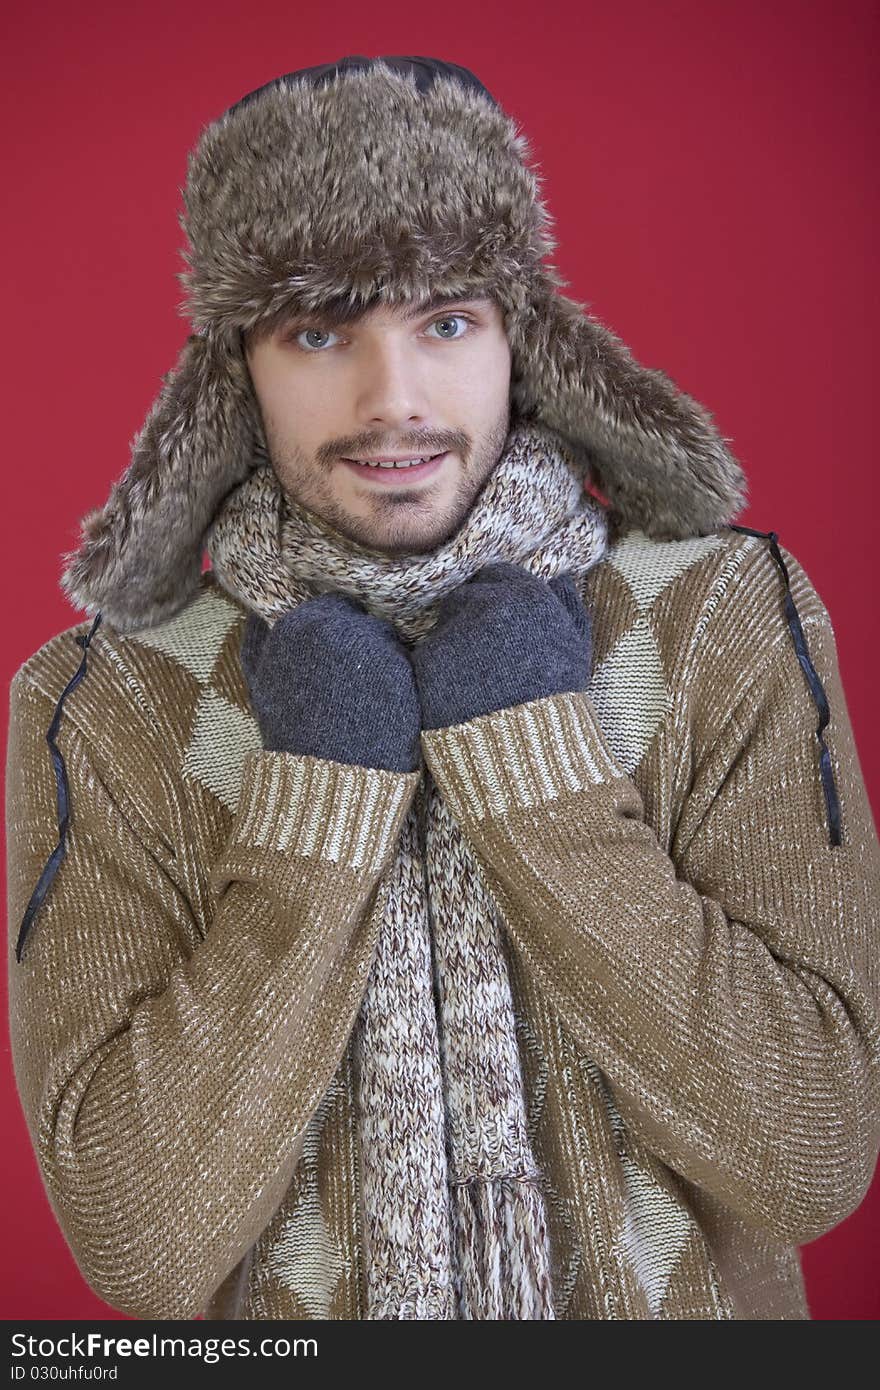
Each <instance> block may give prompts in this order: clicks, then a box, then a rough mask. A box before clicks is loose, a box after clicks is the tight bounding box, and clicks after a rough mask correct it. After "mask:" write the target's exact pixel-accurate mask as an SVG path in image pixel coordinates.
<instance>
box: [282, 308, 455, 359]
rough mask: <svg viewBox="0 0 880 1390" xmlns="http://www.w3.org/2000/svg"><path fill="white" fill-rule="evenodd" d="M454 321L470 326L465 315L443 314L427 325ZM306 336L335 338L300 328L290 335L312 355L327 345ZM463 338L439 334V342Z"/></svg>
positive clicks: (327, 332) (319, 330)
mask: <svg viewBox="0 0 880 1390" xmlns="http://www.w3.org/2000/svg"><path fill="white" fill-rule="evenodd" d="M456 319H459V320H460V321H461V322H462V323H464V324H466V325H468V326H470V325H471V323H472V320H471V319H470V318H468V316H467V314H444V315H443V317H442V318H441V319H434V320H433V322H432V323H429V324H428V327H429V328H437V327H439V326H440V325H442V324H447V323H454V322H455V320H456ZM307 335H311V337H312V338H314V337H315V336H316V335H317V337H319V338H328V337H329V338H333V337H335V336H336V334H334V333H333V332H332V330H331V329H328V328H301V329H300V330H299V331H298V332H296V331H295V332H294V333H292V334H291V335H290V336H291V339H292V341H293V342H295V343H297V344H298V345H299V346H300V347H302V349H303V351H304V352H309V353H313V354H314V353H318V352H321V351H322V350H323V348H325V347H326V346H327V344H326V343H322V344H316V343H315V342H314V341H312V342H309V341H308V338H307ZM465 337H467V333H466V332H465V333H456V334H455V335H454V336H452V337H450V336H449V334H441V336H440V340H441V342H447V343H454V342H456V341H457V339H458V338H465ZM301 339H306V342H301V341H300V340H301Z"/></svg>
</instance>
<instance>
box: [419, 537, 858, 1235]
mask: <svg viewBox="0 0 880 1390" xmlns="http://www.w3.org/2000/svg"><path fill="white" fill-rule="evenodd" d="M789 559H790V560H791V557H789ZM819 607H820V608H821V604H819ZM821 612H822V613H823V614H824V616H821V615H820V616H819V618H818V621H816V622H813V621H811V623H810V655H811V658H812V660H813V664H814V666H815V668H816V671H817V673H818V674H819V676H820V678H821V680H822V683H823V685H824V688H825V692H826V695H827V698H828V701H829V705H830V710H831V722H830V724H829V725H828V727H827V729H826V731H825V739H826V743H827V746H828V748H829V750H830V755H831V760H832V765H833V769H834V775H835V780H836V784H837V789H838V795H839V801H840V812H841V824H842V843H841V844H839V845H835V846H832V845H831V844H830V843H829V838H830V837H829V830H828V823H827V821H826V815H825V802H824V799H823V794H822V783H821V779H820V776H819V760H818V753H819V745H818V741H817V738H816V729H817V724H818V714H817V710H816V706H815V704H814V703H813V700H812V697H811V695H810V691H809V687H808V684H807V681H806V680H805V678H804V672H803V671H802V669H801V667H800V665H799V662H798V659H797V656H796V654H795V652H794V649H793V644H792V643H791V639H790V635H789V632H788V630H787V629H786V628H785V626H784V624H780V625H779V638H778V640H776V639H775V638H774V640H773V642H772V645H767V644H766V638H765V639H763V641H764V645H763V646H762V644H761V642H759V641H757V640H756V634H755V633H752V634H749V632H748V631H744V632H742V634H741V639H737V640H741V651H740V653H739V655H740V656H742V658H743V664H742V666H741V668H740V669H739V670H737V668H736V667H734V668H733V669H734V672H735V675H734V677H733V678H731V679H730V680H727V681H725V679H724V677H723V674H719V673H718V672H717V671H716V672H714V673H711V672H707V674H706V677H705V679H706V681H707V682H708V684H707V685H706V687H705V688H706V689H707V690H708V689H709V688H710V687H711V689H712V690H713V692H714V693H713V696H712V699H713V700H717V701H723V702H725V703H723V704H722V705H720V706H719V707H718V708H720V709H726V713H725V714H722V715H720V716H719V717H718V718H717V720H716V718H715V716H714V713H713V715H712V718H711V720H708V719H706V720H704V727H703V728H702V729H701V730H698V731H697V732H696V733H694V735H693V738H692V748H693V747H697V749H698V756H696V758H695V760H694V765H693V766H692V767H690V768H688V767H687V763H686V764H685V766H686V771H685V781H686V782H687V784H688V791H687V794H686V795H685V796H684V798H683V807H682V810H681V814H680V815H679V816H678V818H677V821H676V827H675V833H674V834H673V835H672V846H671V852H670V853H667V852H666V850H665V849H664V847H663V846H662V845H661V844H660V843H659V842H658V838H657V836H656V834H655V832H654V830H653V828H652V827H651V825H649V824H648V823H647V822H646V820H645V816H644V810H645V808H644V803H643V800H642V796H641V794H640V792H639V790H638V788H637V787H636V785H635V783H634V782H633V781H632V779H631V778H630V777H629V776H627V775H626V772H625V770H624V768H623V767H622V766H621V764H620V763H619V762H618V760H617V759H616V758H615V756H614V755H613V753H612V750H611V748H610V747H609V743H608V740H607V739H606V737H605V735H604V734H603V731H602V729H601V727H600V724H599V721H598V718H597V712H596V708H595V706H594V704H593V701H592V700H591V698H590V696H589V694H588V693H586V692H576V693H571V694H568V695H562V696H554V697H550V698H546V699H541V700H534V701H531V702H529V703H527V704H524V705H519V706H515V707H513V708H510V709H505V710H501V711H498V712H496V713H493V714H489V715H485V716H482V717H480V718H478V719H476V720H473V721H471V722H469V723H466V724H461V725H458V726H455V727H450V728H447V729H441V730H437V731H433V732H430V733H423V735H422V738H423V747H424V750H425V758H426V761H427V763H428V766H429V769H430V771H431V773H432V775H433V777H434V779H435V781H436V782H437V784H438V786H439V787H440V789H441V791H442V792H443V794H444V797H445V799H446V801H447V804H448V805H449V807H450V810H451V811H452V813H453V814H454V816H455V818H456V820H457V821H458V823H459V825H460V827H461V829H462V831H463V833H464V834H465V836H466V837H467V839H468V841H469V843H470V845H471V846H472V849H473V851H474V854H475V857H476V859H477V861H478V863H479V864H480V866H481V868H482V870H483V872H484V874H485V876H486V880H487V883H488V884H489V887H490V888H491V890H492V891H493V894H494V896H495V899H496V902H497V903H498V906H499V908H500V909H501V914H502V918H503V920H504V922H505V925H506V928H507V931H508V933H509V938H510V940H511V943H512V946H513V948H514V949H515V950H516V951H517V952H518V954H519V957H520V959H521V960H522V962H523V965H524V967H525V968H526V969H527V970H528V971H529V972H530V974H531V976H532V978H533V979H534V980H535V982H536V984H537V986H538V987H539V988H540V989H541V990H542V992H543V993H544V996H545V998H546V999H547V1000H548V1001H549V1003H550V1005H551V1007H553V1008H554V1009H555V1011H556V1013H557V1016H558V1017H559V1019H560V1021H561V1023H562V1025H563V1027H564V1028H565V1029H566V1030H567V1032H568V1033H569V1036H570V1037H571V1038H572V1040H573V1041H574V1042H575V1044H576V1045H577V1046H578V1047H579V1048H580V1049H582V1051H583V1053H584V1054H586V1055H587V1056H589V1057H590V1058H592V1059H594V1060H595V1062H596V1063H597V1065H598V1066H599V1067H600V1068H601V1069H602V1070H603V1072H604V1073H605V1076H606V1079H607V1081H608V1083H609V1087H610V1090H611V1093H612V1095H613V1098H614V1100H615V1104H616V1106H617V1109H618V1111H619V1113H620V1115H621V1117H622V1119H623V1120H624V1122H625V1123H626V1124H628V1125H629V1126H630V1128H631V1129H632V1131H633V1132H634V1133H635V1134H636V1135H637V1136H638V1137H640V1138H641V1139H642V1140H643V1141H645V1142H646V1143H647V1145H648V1147H649V1148H650V1149H651V1151H652V1152H653V1153H655V1154H656V1155H657V1156H658V1157H659V1158H660V1159H661V1161H663V1162H664V1163H666V1164H667V1165H668V1166H669V1167H670V1168H672V1169H674V1170H675V1171H676V1172H678V1173H679V1174H681V1175H682V1176H683V1177H684V1178H686V1179H687V1180H689V1181H690V1182H692V1183H694V1184H696V1185H697V1186H698V1187H701V1188H703V1189H705V1190H707V1191H708V1192H709V1193H710V1194H711V1195H712V1196H714V1197H716V1198H718V1199H720V1200H721V1201H722V1202H723V1203H725V1204H726V1205H728V1206H729V1207H730V1208H732V1209H733V1210H734V1211H735V1212H736V1213H737V1214H738V1215H739V1217H740V1218H741V1219H742V1220H743V1221H744V1222H745V1223H747V1224H749V1225H752V1226H753V1227H758V1228H761V1229H762V1230H764V1231H766V1232H768V1233H770V1234H772V1235H773V1236H775V1237H776V1238H778V1239H780V1240H782V1241H783V1242H785V1243H786V1244H795V1245H800V1244H804V1243H806V1242H808V1241H810V1240H813V1239H815V1238H816V1237H818V1236H820V1235H822V1234H823V1233H824V1232H826V1231H828V1230H829V1229H830V1228H831V1227H833V1226H834V1225H836V1224H837V1223H838V1222H840V1221H842V1220H843V1219H844V1218H845V1217H846V1216H848V1215H849V1214H850V1213H852V1212H853V1211H854V1210H855V1208H856V1207H857V1206H858V1205H859V1203H860V1202H861V1200H862V1198H863V1197H864V1195H865V1192H866V1190H867V1188H868V1187H869V1185H870V1182H871V1178H872V1175H873V1172H874V1167H875V1164H876V1161H877V1152H878V1143H880V1136H878V1129H880V980H878V965H880V847H878V841H877V834H876V829H875V825H874V821H873V817H872V813H871V807H870V804H869V801H868V797H867V794H866V790H865V785H864V781H863V777H862V772H861V768H860V764H859V759H858V755H857V751H856V746H855V741H854V737H853V731H852V727H851V723H850V717H849V712H848V709H847V705H846V701H845V698H844V692H843V688H842V685H841V679H840V673H839V668H838V658H837V650H836V643H835V638H834V633H833V630H832V627H831V623H830V620H829V619H828V617H827V613H824V609H821ZM763 630H764V629H762V631H763ZM773 630H774V632H775V629H773ZM724 640H725V641H732V639H728V638H727V637H725V639H724ZM750 642H751V643H752V647H751V651H749V643H750ZM735 645H736V643H735V642H734V643H733V646H735ZM759 648H760V654H758V652H759ZM706 649H707V652H708V651H710V650H712V643H709V644H707V648H706ZM731 650H732V647H731ZM756 666H757V669H756ZM741 670H748V671H749V673H750V675H749V680H748V682H747V683H744V682H743V681H742V680H740V679H739V675H740V671H741ZM744 684H745V685H746V688H745V689H744ZM729 692H732V694H731V693H729ZM698 703H699V702H698ZM708 708H709V704H708V703H707V706H706V709H705V710H704V711H703V714H706V713H707V711H708ZM712 709H713V711H714V709H715V705H714V704H713V705H712ZM701 717H702V716H701V715H700V711H699V709H697V710H696V711H695V712H694V713H693V714H692V716H691V718H692V720H698V719H699V718H701ZM685 737H687V735H685Z"/></svg>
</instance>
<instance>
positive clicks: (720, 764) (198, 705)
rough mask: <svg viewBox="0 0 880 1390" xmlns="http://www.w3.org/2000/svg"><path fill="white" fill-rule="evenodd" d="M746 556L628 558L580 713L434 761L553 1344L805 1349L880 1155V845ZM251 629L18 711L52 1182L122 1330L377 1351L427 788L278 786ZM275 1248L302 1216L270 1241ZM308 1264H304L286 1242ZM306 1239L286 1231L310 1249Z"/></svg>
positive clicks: (482, 735)
mask: <svg viewBox="0 0 880 1390" xmlns="http://www.w3.org/2000/svg"><path fill="white" fill-rule="evenodd" d="M782 553H783V556H784V559H785V561H786V564H787V567H788V570H789V574H790V577H791V589H792V596H793V598H794V600H795V603H796V605H797V610H798V613H799V615H800V618H801V622H802V625H803V631H804V634H805V636H806V639H807V642H808V645H809V652H810V656H811V658H812V661H813V663H814V665H815V668H816V671H817V672H818V674H819V676H820V678H821V680H822V683H823V685H824V688H825V692H826V694H827V697H828V701H829V704H830V710H831V721H830V724H829V726H828V728H827V729H826V731H825V740H826V743H827V745H828V748H829V750H830V757H831V765H832V768H833V773H834V779H835V784H836V789H837V793H838V796H839V802H840V816H841V828H842V843H841V844H839V845H831V844H830V843H829V828H828V820H827V818H826V803H825V799H824V796H823V789H822V781H821V777H820V772H819V751H820V750H819V743H818V740H817V737H816V729H817V723H818V713H817V708H816V705H815V703H814V701H813V698H812V696H811V694H810V690H809V686H808V682H807V679H806V677H805V673H804V670H803V669H802V667H801V665H800V663H799V661H798V657H797V653H796V651H795V647H794V644H793V641H792V635H791V632H790V630H789V628H788V626H787V625H786V622H785V616H784V607H783V597H784V588H783V583H782V579H781V575H780V571H779V569H778V567H777V565H776V564H775V562H774V560H773V558H772V556H771V554H770V552H769V550H768V546H767V542H766V541H765V540H762V539H760V538H756V537H752V536H744V535H740V534H736V533H734V532H732V531H729V530H728V529H726V528H722V529H721V530H719V531H717V532H715V533H713V534H711V535H709V536H704V537H701V538H696V539H692V540H684V541H673V542H658V541H655V540H650V539H648V538H647V537H646V536H645V535H644V534H643V533H642V532H640V531H635V530H632V531H629V532H627V533H626V534H624V535H623V536H622V537H618V538H617V539H616V540H615V541H614V543H613V545H612V548H611V550H610V551H609V555H608V557H607V559H606V560H605V561H604V562H603V563H601V564H600V565H599V566H597V567H596V568H595V569H593V570H591V571H590V573H589V574H588V575H587V577H586V579H585V581H584V585H583V591H582V592H583V596H584V598H585V599H586V600H587V602H588V603H589V605H590V608H591V611H592V613H593V635H594V647H595V658H594V674H593V678H592V682H591V685H590V687H589V690H588V691H587V692H576V693H573V694H569V695H562V696H554V697H552V698H549V699H543V700H537V701H533V702H531V703H529V704H526V705H521V706H518V707H515V708H512V709H508V710H504V711H501V712H499V713H495V714H491V715H487V716H484V717H482V718H479V719H476V720H474V721H473V722H471V723H468V724H464V725H460V726H457V727H455V728H451V729H445V730H439V731H436V732H433V733H428V734H424V735H423V749H424V756H425V760H426V764H427V768H428V770H429V772H428V774H427V775H429V776H431V777H433V778H434V780H435V781H436V783H437V784H438V785H439V786H440V787H441V788H442V791H443V794H444V796H445V797H446V799H447V802H448V804H449V805H450V809H452V810H453V812H454V814H455V816H456V818H457V820H458V821H459V824H460V826H461V827H462V830H463V832H464V833H465V835H466V836H467V837H468V839H469V841H470V842H471V844H472V846H473V847H474V850H475V853H476V856H477V859H478V862H479V864H480V867H481V870H482V872H483V873H484V874H485V876H486V880H487V883H488V884H489V886H490V888H491V891H492V892H493V894H494V895H495V898H496V901H497V903H498V905H499V908H500V909H501V912H502V914H503V920H504V922H505V924H506V927H507V933H506V939H505V949H506V950H507V954H508V958H509V966H510V971H511V984H512V987H513V991H514V1002H515V1007H516V1013H517V1033H518V1038H519V1041H520V1045H521V1052H522V1058H523V1066H524V1075H525V1082H526V1093H527V1102H528V1110H529V1128H530V1137H531V1139H532V1143H533V1146H534V1150H535V1155H536V1158H537V1159H538V1161H539V1163H540V1164H541V1166H542V1170H543V1172H544V1175H545V1181H546V1190H547V1196H548V1214H549V1217H550V1222H551V1231H550V1236H551V1241H552V1250H553V1259H554V1288H555V1297H556V1301H557V1307H556V1312H557V1316H558V1317H560V1318H571V1319H593V1318H601V1319H617V1318H663V1319H667V1318H672V1319H677V1318H708V1319H715V1318H758V1319H777V1318H786V1319H787V1318H806V1317H809V1312H808V1309H807V1305H806V1300H805V1297H804V1288H803V1282H802V1277H801V1271H800V1265H799V1260H798V1254H797V1246H799V1245H801V1244H803V1243H805V1242H807V1241H810V1240H814V1239H815V1238H816V1237H817V1236H820V1235H822V1234H823V1233H824V1232H826V1231H828V1230H829V1229H830V1228H831V1227H833V1226H834V1225H836V1223H838V1222H839V1221H842V1220H843V1219H844V1217H846V1216H848V1215H849V1214H850V1213H851V1212H852V1211H854V1210H855V1208H856V1207H858V1205H859V1203H860V1202H861V1200H862V1197H863V1196H864V1194H865V1191H866V1189H867V1188H868V1186H869V1184H870V1181H871V1178H872V1174H873V1171H874V1166H875V1162H876V1158H877V1152H878V1142H880V1141H878V1122H880V1094H878V1091H880V1067H878V1062H880V1028H878V1017H880V978H878V968H880V950H878V947H880V846H878V841H877V835H876V830H875V826H874V821H873V818H872V813H871V807H870V804H869V801H868V797H867V795H866V790H865V786H864V782H863V777H862V773H861V769H860V765H859V759H858V755H857V751H856V747H855V744H854V740H853V733H852V729H851V725H850V719H849V714H848V710H847V705H846V701H845V697H844V692H843V689H842V687H841V681H840V675H839V670H838V659H837V651H836V645H835V638H834V634H833V629H832V625H831V622H830V620H829V615H828V613H827V611H826V609H825V607H824V605H823V603H822V601H821V599H820V598H819V596H818V594H817V592H816V590H815V588H814V587H813V585H812V583H811V582H810V580H809V579H808V577H807V575H806V574H805V572H804V570H803V568H802V567H801V566H800V565H799V564H798V562H797V561H796V560H795V558H794V557H793V556H792V555H791V553H790V552H789V551H787V550H783V552H782ZM244 617H245V613H244V610H243V609H242V608H241V607H240V606H239V605H238V604H237V603H236V602H233V600H232V599H231V598H230V597H229V596H228V595H226V594H225V593H224V592H223V591H222V590H221V589H220V588H219V587H218V585H217V583H216V581H215V580H214V578H213V576H212V575H211V574H206V575H205V576H203V579H202V585H201V589H200V592H199V595H198V597H197V598H196V600H195V601H194V602H192V603H191V604H189V605H188V606H187V607H186V608H185V609H184V610H183V611H182V612H181V613H180V614H179V615H178V616H177V617H175V618H173V619H171V620H170V621H168V622H166V623H164V624H162V625H161V626H159V627H155V628H152V629H150V630H148V631H142V632H140V633H137V634H135V635H131V636H127V637H123V636H120V635H119V633H118V632H116V631H114V630H113V629H112V628H111V627H109V626H101V627H100V628H99V630H98V632H97V634H96V636H95V638H94V641H93V643H92V645H91V647H90V649H89V652H88V663H87V664H88V669H87V673H86V674H85V676H84V677H83V678H82V680H81V681H80V683H79V684H78V686H77V687H76V688H75V689H74V690H73V691H71V692H70V694H69V695H68V697H67V698H66V700H65V704H64V708H63V714H62V718H61V723H60V729H59V732H58V735H57V742H58V746H59V748H60V749H61V751H62V753H63V756H64V759H65V763H66V766H67V773H68V778H69V785H70V806H71V821H70V831H69V837H68V843H67V852H66V857H65V858H64V860H63V862H62V864H61V867H60V869H59V871H58V873H57V875H56V877H55V879H54V881H53V883H52V885H51V887H50V890H49V893H48V897H47V899H46V901H45V903H44V904H43V906H42V907H41V909H40V911H39V913H38V914H37V917H36V918H35V920H34V922H33V924H32V926H31V929H30V934H29V936H28V938H27V940H26V943H25V946H24V953H23V959H22V960H21V962H20V963H19V962H18V961H16V959H15V956H14V952H13V946H14V943H15V939H16V936H17V934H18V930H19V927H20V925H21V921H22V917H23V914H24V911H25V908H26V905H27V903H28V900H29V898H30V895H31V893H32V891H33V889H34V886H35V884H36V882H37V880H38V879H39V876H40V873H41V871H42V869H43V866H44V864H45V863H46V860H47V859H48V858H49V856H50V854H51V852H52V850H53V849H54V847H55V845H56V842H57V840H58V824H57V812H56V788H55V780H54V774H53V765H52V759H51V756H50V752H49V748H48V746H47V742H46V731H47V729H48V727H49V725H50V723H51V720H52V716H53V712H54V709H55V704H56V701H57V700H58V697H59V695H60V693H61V692H62V690H63V689H64V687H65V686H66V685H67V683H68V681H69V680H70V678H71V676H72V675H73V674H74V672H75V671H76V669H77V667H78V666H79V663H80V661H81V658H82V655H83V653H82V650H81V648H80V647H79V646H78V645H77V643H76V641H75V638H76V636H78V635H82V634H84V633H86V632H87V631H88V629H89V627H90V626H91V624H90V623H88V622H87V623H81V624H79V625H78V626H76V627H74V628H71V629H69V630H68V631H66V632H62V633H61V634H59V635H58V636H57V637H54V638H52V639H51V640H50V641H49V642H47V643H46V644H45V645H44V646H43V647H41V648H40V650H39V651H38V652H36V653H35V654H34V655H33V656H32V657H31V658H30V659H29V660H28V661H26V662H25V663H24V664H23V666H22V667H21V668H20V669H19V671H18V672H17V673H16V675H15V677H14V679H13V681H12V685H11V688H10V726H9V743H8V755H7V785H6V792H7V803H6V815H7V837H8V908H9V939H10V949H9V967H8V969H9V981H10V995H9V997H10V1025H11V1035H12V1046H13V1059H14V1065H15V1073H16V1078H17V1083H18V1087H19V1091H20V1096H21V1103H22V1106H23V1109H24V1114H25V1116H26V1119H27V1124H28V1127H29V1132H30V1135H31V1139H32V1142H33V1147H34V1152H35V1155H36V1161H37V1162H38V1164H39V1168H40V1172H41V1174H42V1178H43V1181H44V1184H45V1188H46V1192H47V1195H48V1198H49V1201H50V1203H51V1205H52V1209H53V1211H54V1213H55V1215H56V1217H57V1220H58V1222H59V1224H60V1226H61V1229H62V1231H63V1233H64V1236H65V1238H66V1240H67V1242H68V1243H69V1246H70V1249H71V1251H72V1252H73V1256H74V1258H75V1260H76V1262H77V1264H78V1266H79V1268H80V1270H81V1271H82V1274H83V1276H84V1278H85V1279H86V1280H87V1281H88V1283H89V1284H90V1285H91V1287H92V1288H93V1289H94V1290H95V1292H96V1293H97V1294H98V1295H100V1297H101V1298H103V1299H104V1300H106V1302H108V1303H109V1304H111V1305H112V1306H113V1307H114V1308H116V1309H119V1310H121V1311H123V1312H126V1313H129V1314H131V1315H133V1316H135V1317H138V1318H193V1317H195V1316H197V1315H198V1314H199V1313H202V1312H203V1313H204V1315H205V1317H208V1318H253V1319H272V1318H275V1319H277V1318H330V1319H337V1318H339V1319H358V1318H361V1317H363V1310H364V1279H363V1273H364V1271H363V1263H362V1252H361V1247H360V1239H359V1218H358V1210H359V1200H358V1194H359V1174H358V1142H357V1138H358V1136H357V1129H356V1125H357V1117H356V1111H355V1108H354V1104H353V1094H354V1088H353V1077H352V1058H351V1030H352V1026H353V1023H354V1019H355V1015H356V1013H357V1009H358V1005H359V1002H360V999H361V996H362V993H363V990H364V988H365V983H366V978H367V973H368V968H369V964H370V959H371V951H372V948H373V945H374V942H375V940H376V934H377V931H378V927H379V921H380V916H381V906H382V892H383V883H384V875H385V873H386V871H387V869H388V867H389V866H390V864H391V863H392V861H393V857H394V853H395V845H396V837H397V834H398V832H399V829H400V826H401V822H402V820H403V817H404V813H405V811H406V809H407V807H408V805H409V803H410V800H411V798H412V797H413V796H414V795H421V794H422V793H421V789H420V774H419V773H412V774H401V773H392V772H385V771H377V770H375V769H368V768H362V767H348V766H345V765H342V764H339V763H333V762H326V761H322V760H318V759H315V758H311V757H299V756H295V755H293V754H287V753H275V752H268V751H264V750H263V749H262V747H261V744H260V737H259V732H258V728H257V724H256V721H255V719H254V717H253V714H252V712H251V710H250V706H249V703H248V696H247V688H246V684H245V681H244V677H243V674H242V670H241V666H240V662H239V654H238V653H239V641H240V637H241V631H242V626H243V622H244ZM294 1212H295V1213H296V1220H295V1221H292V1220H291V1218H292V1214H293V1213H294ZM304 1233H306V1234H304ZM306 1235H307V1238H306Z"/></svg>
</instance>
